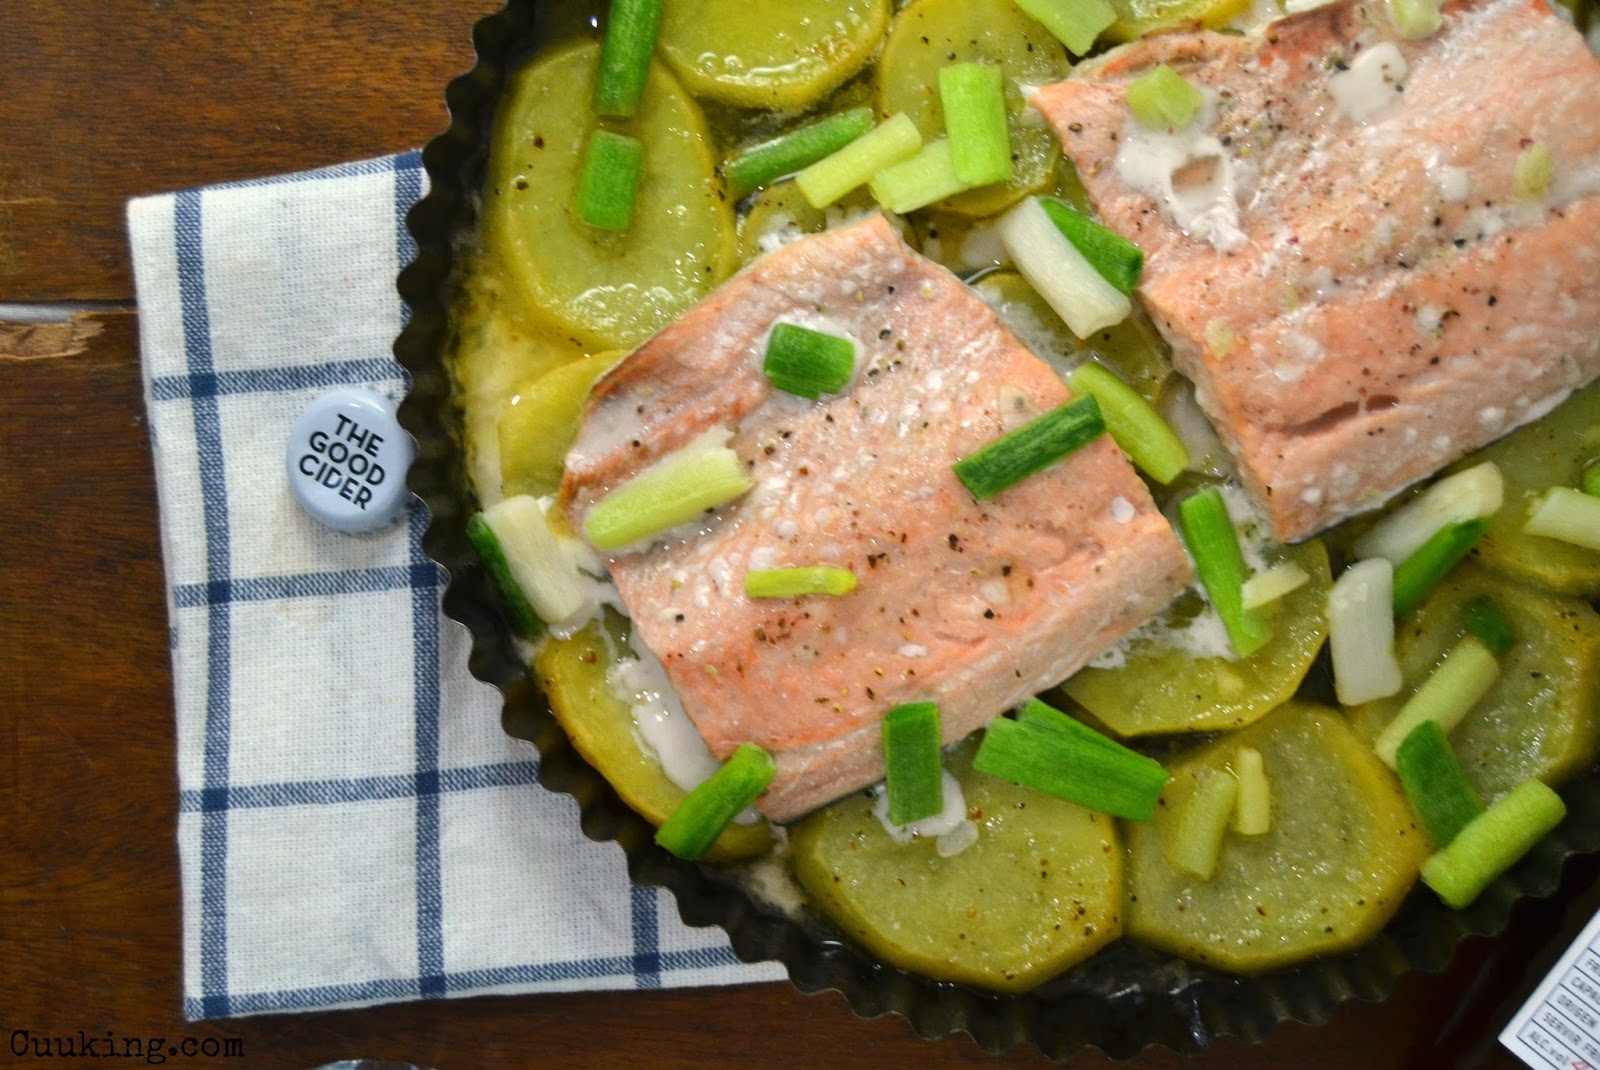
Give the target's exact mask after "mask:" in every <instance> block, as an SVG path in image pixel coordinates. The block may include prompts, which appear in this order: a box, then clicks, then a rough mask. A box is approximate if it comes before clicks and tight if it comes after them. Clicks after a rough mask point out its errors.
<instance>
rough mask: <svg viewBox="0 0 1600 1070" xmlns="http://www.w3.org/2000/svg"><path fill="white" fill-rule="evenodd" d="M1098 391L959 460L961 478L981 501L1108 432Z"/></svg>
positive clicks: (958, 471) (1035, 420) (1040, 417)
mask: <svg viewBox="0 0 1600 1070" xmlns="http://www.w3.org/2000/svg"><path fill="white" fill-rule="evenodd" d="M1105 430H1106V423H1105V419H1104V418H1103V417H1102V416H1101V415H1100V404H1099V403H1098V402H1097V401H1095V399H1094V396H1093V395H1090V396H1088V397H1082V398H1078V399H1076V400H1074V401H1069V402H1067V403H1066V404H1065V405H1062V406H1060V407H1059V408H1055V409H1051V410H1050V411H1049V412H1047V413H1045V414H1044V415H1043V416H1038V417H1035V418H1034V419H1032V420H1029V421H1028V422H1027V423H1025V424H1023V425H1022V426H1021V427H1019V428H1017V429H1016V430H1015V431H1012V432H1011V433H1010V434H1008V435H1005V436H1004V437H1001V438H997V439H995V440H994V441H993V442H991V443H989V444H988V445H987V446H984V447H982V448H981V449H979V450H978V451H976V452H975V453H971V454H968V455H967V456H965V457H963V458H961V460H959V461H957V462H956V463H955V464H954V465H952V466H951V467H952V469H954V471H955V474H956V478H957V479H959V480H961V483H962V485H963V486H965V487H966V488H967V490H968V491H970V492H971V493H972V496H973V497H974V498H976V499H977V500H978V501H980V502H982V501H988V500H989V499H990V498H993V497H994V496H995V495H996V494H999V493H1000V492H1001V491H1003V490H1005V489H1006V488H1007V487H1012V486H1015V485H1016V484H1018V483H1021V482H1022V481H1023V480H1024V479H1027V478H1028V477H1029V476H1031V475H1034V474H1035V473H1037V472H1041V471H1043V470H1044V469H1046V468H1049V467H1050V466H1051V465H1053V464H1055V463H1056V462H1057V461H1059V460H1061V459H1062V458H1063V457H1065V456H1067V455H1068V454H1070V453H1072V452H1073V451H1074V450H1078V449H1081V448H1083V447H1084V446H1087V445H1088V444H1089V443H1090V442H1093V441H1094V440H1095V439H1097V438H1099V437H1100V436H1101V435H1103V434H1104V433H1105Z"/></svg>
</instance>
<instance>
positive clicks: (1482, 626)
mask: <svg viewBox="0 0 1600 1070" xmlns="http://www.w3.org/2000/svg"><path fill="white" fill-rule="evenodd" d="M1465 616H1466V618H1467V633H1468V634H1469V635H1471V636H1472V637H1473V638H1474V639H1476V640H1478V642H1480V643H1482V644H1483V645H1484V646H1485V647H1487V648H1488V650H1489V653H1491V654H1493V655H1494V656H1495V657H1497V658H1503V657H1505V656H1506V651H1508V650H1510V649H1511V643H1512V635H1511V622H1510V621H1508V620H1506V615H1505V613H1504V612H1502V611H1501V609H1500V607H1499V606H1498V605H1497V604H1496V603H1495V601H1494V599H1492V598H1490V597H1489V596H1488V595H1481V596H1479V597H1478V598H1474V599H1473V600H1472V601H1471V602H1468V603H1467V608H1466V610H1465Z"/></svg>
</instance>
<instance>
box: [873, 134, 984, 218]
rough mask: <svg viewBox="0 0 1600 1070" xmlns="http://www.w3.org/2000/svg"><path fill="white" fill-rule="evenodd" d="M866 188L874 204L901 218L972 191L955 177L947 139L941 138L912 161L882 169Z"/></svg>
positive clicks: (923, 148)
mask: <svg viewBox="0 0 1600 1070" xmlns="http://www.w3.org/2000/svg"><path fill="white" fill-rule="evenodd" d="M869 185H870V187H871V189H872V198H873V200H875V201H877V202H878V203H879V204H881V205H883V206H884V207H885V208H887V209H889V211H891V212H898V213H901V214H902V215H903V214H905V213H906V212H914V211H916V210H917V209H918V208H926V207H927V206H928V205H930V204H932V203H933V202H934V201H942V200H944V199H945V198H946V197H952V196H954V195H955V194H957V193H960V192H961V191H962V190H964V189H970V188H971V186H970V184H969V183H966V182H963V181H962V180H961V176H960V175H958V174H956V164H955V158H954V157H953V156H952V155H951V153H950V139H949V138H943V137H942V138H940V139H939V140H938V141H930V142H928V144H926V145H924V146H923V147H922V151H921V152H919V153H917V154H916V155H915V156H913V157H911V159H909V160H901V161H900V162H899V163H897V164H892V165H891V166H889V167H885V168H884V169H883V170H882V171H879V172H878V173H877V174H875V175H873V176H872V181H871V182H870V183H869Z"/></svg>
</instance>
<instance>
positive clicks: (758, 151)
mask: <svg viewBox="0 0 1600 1070" xmlns="http://www.w3.org/2000/svg"><path fill="white" fill-rule="evenodd" d="M871 129H872V109H871V108H851V109H850V110H849V111H842V112H839V113H837V114H835V115H830V116H828V117H827V118H826V119H820V120H818V121H817V122H814V123H808V124H806V125H805V126H802V127H800V129H798V130H793V131H791V132H789V133H787V134H784V135H783V136H782V137H776V138H773V139H772V140H771V141H764V142H762V143H761V144H759V145H757V146H755V147H754V148H750V149H746V150H745V151H744V152H741V153H740V154H739V155H737V156H735V157H734V158H733V159H731V160H729V161H728V162H727V163H726V164H724V165H723V167H722V174H723V177H724V178H726V179H727V181H728V192H729V193H731V194H733V196H734V198H735V199H737V198H740V197H743V196H744V195H745V194H747V193H749V192H751V191H752V190H755V189H759V188H760V187H762V186H765V185H766V184H767V183H768V182H771V181H772V180H773V179H775V178H782V177H783V176H784V175H790V174H793V173H794V172H796V171H798V170H800V169H801V168H803V167H810V166H811V165H812V164H814V163H816V162H817V161H818V160H821V159H823V158H825V157H827V156H830V155H832V154H833V153H835V152H838V151H839V150H840V149H842V148H844V147H845V146H846V145H848V144H850V142H852V141H854V140H855V139H856V138H858V137H860V136H861V135H862V134H865V133H866V132H867V131H868V130H871Z"/></svg>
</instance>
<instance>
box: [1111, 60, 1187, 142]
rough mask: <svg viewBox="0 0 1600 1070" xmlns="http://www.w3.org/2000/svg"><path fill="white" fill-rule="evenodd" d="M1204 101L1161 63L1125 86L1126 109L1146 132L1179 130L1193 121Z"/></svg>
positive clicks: (1173, 71)
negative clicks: (1126, 95) (1126, 93)
mask: <svg viewBox="0 0 1600 1070" xmlns="http://www.w3.org/2000/svg"><path fill="white" fill-rule="evenodd" d="M1205 100H1206V98H1205V97H1204V96H1203V95H1202V94H1201V92H1200V90H1198V89H1196V88H1195V87H1194V86H1192V85H1190V84H1189V83H1188V82H1186V81H1184V79H1183V75H1181V74H1179V73H1178V72H1177V71H1175V70H1173V69H1172V68H1171V67H1169V66H1167V65H1166V64H1165V63H1163V64H1161V65H1160V66H1159V67H1157V68H1156V69H1155V70H1153V71H1151V72H1150V73H1149V74H1146V75H1144V76H1143V77H1140V78H1136V79H1135V80H1134V81H1132V82H1130V83H1128V107H1129V108H1130V109H1131V110H1132V111H1133V117H1134V118H1135V119H1137V120H1139V125H1140V126H1143V127H1145V128H1146V129H1147V130H1182V129H1183V128H1184V127H1186V126H1188V125H1189V124H1190V123H1191V122H1193V121H1194V117H1195V115H1196V113H1198V112H1199V111H1200V106H1201V105H1202V104H1204V103H1205Z"/></svg>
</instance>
